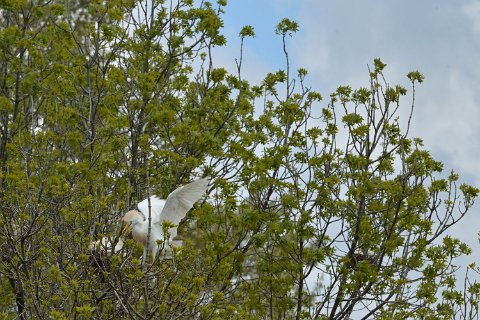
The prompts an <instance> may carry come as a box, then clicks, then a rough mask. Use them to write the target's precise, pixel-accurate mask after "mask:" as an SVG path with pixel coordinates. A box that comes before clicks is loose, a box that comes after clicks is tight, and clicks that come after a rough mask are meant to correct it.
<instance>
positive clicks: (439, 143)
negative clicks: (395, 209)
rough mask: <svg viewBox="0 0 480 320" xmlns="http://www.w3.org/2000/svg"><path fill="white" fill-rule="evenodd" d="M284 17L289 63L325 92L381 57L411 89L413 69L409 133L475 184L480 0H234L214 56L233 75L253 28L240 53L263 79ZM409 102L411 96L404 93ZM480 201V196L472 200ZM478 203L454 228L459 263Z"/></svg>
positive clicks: (478, 227)
mask: <svg viewBox="0 0 480 320" xmlns="http://www.w3.org/2000/svg"><path fill="white" fill-rule="evenodd" d="M283 18H289V19H292V20H294V21H297V22H298V23H299V31H298V32H297V33H296V34H295V35H294V36H293V37H292V38H290V39H289V40H288V48H289V55H290V58H291V61H292V64H293V67H294V68H295V69H296V68H299V67H303V68H306V69H307V70H308V71H309V76H308V80H307V83H308V85H310V86H311V87H312V88H313V89H314V90H316V91H318V92H320V93H321V94H322V95H323V96H324V97H328V96H329V94H330V93H331V92H333V91H334V90H335V89H336V88H337V87H338V86H340V85H350V86H351V87H352V88H357V87H360V86H367V85H368V69H367V66H368V65H370V66H371V65H372V64H373V59H374V58H381V59H382V61H383V62H385V63H386V64H387V65H388V66H387V69H386V71H385V75H386V78H387V80H388V81H389V83H390V84H401V85H403V86H405V87H406V88H410V83H409V81H408V79H407V78H406V74H407V73H408V72H410V71H413V70H419V71H420V72H421V73H422V74H423V75H424V76H425V81H424V83H423V84H421V85H419V86H418V87H417V88H416V97H415V100H416V101H415V105H416V107H415V111H414V116H413V120H412V127H411V131H410V132H411V136H415V137H420V138H422V139H423V140H424V144H425V148H426V149H428V150H430V151H431V154H432V156H433V157H434V158H435V159H436V160H440V161H442V162H443V163H444V172H445V176H446V175H448V173H449V172H450V171H451V170H454V171H456V172H458V173H459V175H460V180H461V182H466V183H469V184H472V185H474V186H476V187H480V161H479V157H480V125H479V124H478V122H479V120H480V0H455V1H451V0H423V1H418V0H403V1H391V0H385V1H378V0H377V1H373V0H363V1H356V0H335V1H334V0H230V1H229V3H228V5H227V7H226V14H225V15H224V16H223V20H224V29H223V32H224V34H225V36H226V37H227V41H228V45H227V47H225V48H222V49H221V50H218V51H217V52H216V53H215V54H216V56H215V57H214V60H215V61H217V65H218V66H227V67H229V68H230V70H231V71H234V63H235V60H234V59H235V58H236V57H238V53H239V40H238V33H239V31H240V30H241V28H242V26H244V25H251V26H253V27H254V28H255V33H256V36H255V38H254V39H248V40H247V42H246V44H245V49H244V62H243V78H244V79H248V80H250V81H251V82H254V83H259V82H260V81H261V79H262V77H263V76H264V75H265V74H266V73H267V72H272V71H276V70H278V69H282V68H284V65H285V64H284V57H283V55H282V51H281V50H282V48H281V39H280V38H279V37H278V36H276V35H275V34H274V28H275V26H276V24H277V23H278V22H279V21H280V20H281V19H283ZM403 102H404V104H405V105H406V106H409V105H410V103H411V100H408V98H407V99H404V100H403ZM478 202H480V201H478ZM479 210H480V204H479V203H477V204H476V205H475V206H474V207H473V208H472V210H471V212H470V213H469V215H468V216H467V217H466V218H465V219H464V220H462V221H461V222H460V223H459V224H458V225H457V226H455V227H454V229H453V230H452V233H453V234H454V235H455V236H457V237H459V238H460V239H461V240H463V241H466V242H468V243H469V244H470V246H472V247H473V249H474V255H473V256H472V257H470V258H467V260H464V262H467V261H471V262H473V261H475V260H476V261H477V263H480V246H479V244H478V241H477V233H478V232H479V231H480V223H479V221H480V219H479V214H480V213H479Z"/></svg>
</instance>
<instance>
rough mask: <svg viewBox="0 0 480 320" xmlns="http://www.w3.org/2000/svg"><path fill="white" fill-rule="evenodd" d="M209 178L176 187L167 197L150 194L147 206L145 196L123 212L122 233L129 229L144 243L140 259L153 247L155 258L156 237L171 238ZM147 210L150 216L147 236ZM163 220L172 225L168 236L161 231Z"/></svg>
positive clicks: (156, 248) (203, 191)
mask: <svg viewBox="0 0 480 320" xmlns="http://www.w3.org/2000/svg"><path fill="white" fill-rule="evenodd" d="M209 182H210V180H209V179H208V178H204V179H199V180H196V181H194V182H192V183H189V184H187V185H185V186H183V187H179V188H177V189H175V190H174V191H173V192H172V193H170V194H169V195H168V197H167V200H163V199H159V198H157V197H155V196H153V197H151V198H150V210H149V200H148V199H145V200H143V201H141V202H140V203H139V204H138V205H137V207H138V210H131V211H128V212H127V213H126V214H125V216H124V217H123V218H122V220H123V222H124V223H126V226H125V228H124V229H123V231H122V233H123V234H127V233H128V232H130V231H132V236H133V239H134V240H135V241H136V242H138V243H140V244H141V245H142V246H143V259H144V260H143V261H146V258H147V254H148V252H147V250H151V251H152V256H153V259H155V255H156V254H157V252H158V245H157V240H161V241H168V242H170V241H171V240H172V239H173V238H174V237H175V236H176V235H177V226H178V224H179V223H180V221H181V220H182V219H183V218H184V217H185V215H186V214H187V212H188V210H190V209H191V208H192V207H193V205H194V204H195V202H197V201H198V200H199V199H200V198H201V197H202V196H203V195H204V194H205V192H206V191H207V188H208V183H209ZM149 211H150V217H151V219H152V220H151V229H150V238H149V239H148V217H149ZM164 221H168V222H170V223H172V224H174V225H175V226H174V227H171V228H168V233H169V236H168V239H167V238H166V237H165V236H164V234H163V229H162V224H163V222H164ZM147 239H148V245H147ZM147 248H148V249H147Z"/></svg>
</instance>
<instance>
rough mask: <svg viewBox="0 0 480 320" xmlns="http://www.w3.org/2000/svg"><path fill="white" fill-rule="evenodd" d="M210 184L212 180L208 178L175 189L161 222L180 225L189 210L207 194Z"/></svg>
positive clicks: (168, 199)
mask: <svg viewBox="0 0 480 320" xmlns="http://www.w3.org/2000/svg"><path fill="white" fill-rule="evenodd" d="M209 182H210V179H208V178H204V179H199V180H196V181H194V182H191V183H189V184H187V185H185V186H183V187H180V188H177V189H175V190H174V191H173V192H172V193H170V194H169V195H168V197H167V201H166V202H165V206H164V207H163V210H162V212H161V214H160V221H159V222H160V223H162V222H163V221H170V222H171V223H173V224H176V225H178V224H179V223H180V221H181V220H182V219H183V218H184V217H185V215H186V214H187V212H188V210H190V209H191V208H192V207H193V204H194V203H195V202H197V201H198V200H199V199H200V198H201V197H202V196H203V195H204V194H205V192H206V191H207V189H208V183H209Z"/></svg>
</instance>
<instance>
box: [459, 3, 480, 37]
mask: <svg viewBox="0 0 480 320" xmlns="http://www.w3.org/2000/svg"><path fill="white" fill-rule="evenodd" d="M462 11H463V13H464V14H465V15H466V16H467V17H468V18H469V19H470V20H471V22H472V23H473V31H474V32H478V33H480V1H473V2H469V3H467V4H465V5H463V6H462Z"/></svg>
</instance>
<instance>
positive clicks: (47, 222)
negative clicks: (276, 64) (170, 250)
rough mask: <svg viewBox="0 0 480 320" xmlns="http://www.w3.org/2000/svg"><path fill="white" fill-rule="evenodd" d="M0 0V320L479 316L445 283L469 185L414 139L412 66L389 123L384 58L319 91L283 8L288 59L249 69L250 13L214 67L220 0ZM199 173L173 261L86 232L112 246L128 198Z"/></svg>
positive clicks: (472, 295) (464, 295) (471, 297)
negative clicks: (351, 82)
mask: <svg viewBox="0 0 480 320" xmlns="http://www.w3.org/2000/svg"><path fill="white" fill-rule="evenodd" d="M0 6H1V7H0V10H1V11H2V18H1V19H0V22H1V28H0V39H1V40H2V41H0V43H1V45H0V52H1V68H2V72H1V75H0V84H1V93H2V95H1V98H0V99H1V100H0V113H1V118H0V123H1V125H0V126H1V131H0V135H1V139H0V170H1V174H0V196H1V201H0V206H1V207H0V240H1V242H0V244H1V246H2V255H1V257H0V259H1V260H0V261H1V263H0V282H1V284H2V286H1V287H0V292H1V293H2V295H1V296H2V298H1V299H0V306H1V308H0V309H1V310H2V311H1V313H0V314H1V315H2V317H4V318H7V319H14V318H20V319H30V318H41V319H47V318H53V319H67V318H68V319H71V318H75V319H80V318H85V319H152V318H162V319H163V318H182V319H192V318H199V319H215V318H217V319H225V318H232V319H234V318H249V319H263V318H272V319H273V318H277V319H287V318H288V319H290V318H295V319H303V318H316V319H347V318H349V317H355V318H357V317H365V318H373V317H374V318H388V319H391V318H401V319H404V318H406V317H407V318H408V317H410V318H444V319H451V318H454V317H458V318H473V317H474V316H475V311H474V310H476V309H475V308H476V307H475V306H478V284H476V283H475V281H474V280H468V277H467V280H466V283H467V285H466V287H467V288H466V289H465V290H464V291H465V292H462V291H461V289H458V288H457V287H456V283H455V281H456V273H455V270H456V267H455V266H454V259H455V258H457V257H459V256H460V255H463V254H467V253H468V252H469V248H468V247H467V246H466V245H465V244H463V243H461V242H460V241H458V240H457V239H454V238H452V237H451V236H449V235H448V228H449V227H451V226H452V225H453V224H455V223H456V222H458V221H459V220H460V219H461V218H462V217H463V216H464V215H465V214H466V213H467V211H468V210H469V209H470V208H471V206H472V205H473V202H474V199H475V198H476V196H477V194H478V189H476V188H474V187H472V186H468V185H465V184H459V183H458V176H457V174H455V173H454V172H452V173H450V174H449V175H448V177H446V178H442V176H441V172H442V169H443V168H442V164H441V163H440V162H438V161H435V160H434V159H433V158H432V157H431V155H430V154H429V153H428V151H426V150H425V149H424V148H423V144H422V141H421V140H420V139H418V138H411V137H410V136H409V134H408V133H409V128H410V125H411V118H412V114H413V109H414V96H415V88H416V86H417V84H418V83H421V82H422V81H423V76H422V75H421V74H420V73H419V72H417V71H415V72H411V73H409V74H408V79H409V81H410V83H411V87H412V90H411V91H412V94H411V98H412V105H411V107H410V116H409V118H408V119H407V121H406V123H403V124H402V123H401V122H400V120H399V119H398V118H397V114H398V110H399V108H403V99H405V98H404V96H405V95H406V94H407V90H406V89H405V88H404V87H402V86H399V85H396V86H391V85H389V84H388V82H387V81H386V80H385V78H384V75H383V70H384V68H385V67H386V65H385V64H384V63H383V62H381V61H380V60H379V59H375V60H374V64H373V66H372V69H371V70H369V80H370V85H369V87H367V88H359V89H356V90H353V89H352V88H350V87H348V86H342V87H339V88H338V89H337V90H336V92H334V93H333V94H332V95H331V96H330V101H329V102H327V103H324V102H322V97H321V95H320V94H319V93H317V92H315V91H313V90H311V88H309V87H308V86H307V84H306V78H307V71H306V70H304V69H299V70H298V73H297V75H296V76H294V75H293V72H292V65H293V64H292V62H291V61H290V59H289V56H288V47H287V44H286V40H287V38H288V36H289V35H291V34H293V33H295V32H296V31H297V29H298V25H297V24H296V23H295V22H293V21H290V20H288V19H284V20H282V21H281V22H280V23H279V24H278V26H277V28H276V30H275V33H276V34H277V35H279V36H280V38H281V40H282V43H283V53H284V55H285V58H286V67H285V70H280V71H277V72H274V73H269V74H268V75H266V77H265V79H264V81H263V82H262V83H261V84H259V85H251V84H250V83H249V82H248V81H246V80H245V79H244V78H243V76H242V64H243V63H244V61H243V52H242V48H243V45H244V41H246V40H247V38H248V37H252V36H254V35H255V33H254V30H253V28H252V27H250V26H246V27H244V28H243V29H242V30H241V32H240V38H241V46H242V48H241V50H240V57H239V58H238V60H237V70H236V72H235V73H231V74H230V73H228V72H227V71H226V70H225V69H224V68H221V67H216V66H215V64H214V58H213V57H214V54H213V53H214V48H215V47H216V46H221V45H225V43H226V41H225V38H224V37H223V36H222V35H221V33H220V30H221V27H222V20H221V14H222V13H223V7H224V6H225V3H224V1H218V2H217V4H215V5H214V4H212V3H210V2H202V3H200V4H194V3H193V2H192V1H188V0H178V1H174V2H168V3H167V2H165V1H127V2H125V1H118V2H112V1H106V2H103V1H93V2H85V1H78V2H75V1H73V2H72V1H67V2H62V1H51V2H42V1H7V2H4V3H2V4H0ZM401 100H402V105H401ZM402 125H403V129H402ZM203 175H209V176H211V177H212V178H213V181H214V182H213V185H212V187H211V189H210V192H209V196H208V197H207V198H206V199H205V201H204V202H203V203H201V204H200V205H198V206H196V207H195V208H194V210H192V211H191V213H190V214H189V217H188V219H187V220H186V221H184V223H182V224H181V226H180V229H182V230H183V232H181V237H182V238H183V240H184V245H183V247H181V248H180V249H177V250H175V252H174V258H173V259H172V260H161V259H157V260H156V261H154V262H153V263H152V264H145V263H142V261H141V260H140V259H139V257H140V256H141V248H138V246H136V245H135V244H134V242H133V240H131V239H126V241H125V246H124V247H123V249H122V250H121V251H120V252H119V253H113V252H112V250H111V248H106V247H102V246H95V245H93V243H94V242H95V241H96V240H98V239H100V238H102V237H106V238H108V240H109V241H110V242H111V243H113V244H116V243H117V242H118V240H119V230H120V225H119V223H118V221H119V219H120V218H121V216H122V215H123V213H124V212H126V211H127V210H128V209H129V208H131V207H133V206H135V203H136V202H138V200H141V199H143V198H145V197H147V196H148V195H151V194H153V193H155V194H158V195H160V196H166V195H167V194H168V192H170V191H172V190H173V189H175V188H176V187H177V186H178V185H181V184H184V183H186V182H188V181H189V180H190V179H192V178H193V177H196V176H203ZM160 245H161V246H164V245H166V244H164V243H160ZM464 306H468V308H470V309H468V308H463V307H464ZM467 309H468V310H472V312H470V313H469V312H466V311H465V310H467Z"/></svg>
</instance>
